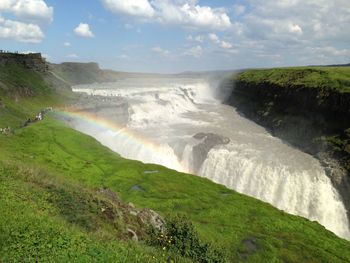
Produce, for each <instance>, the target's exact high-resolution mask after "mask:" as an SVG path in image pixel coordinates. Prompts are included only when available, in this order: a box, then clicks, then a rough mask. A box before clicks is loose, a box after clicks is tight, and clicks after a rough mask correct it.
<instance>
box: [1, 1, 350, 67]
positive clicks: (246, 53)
mask: <svg viewBox="0 0 350 263" xmlns="http://www.w3.org/2000/svg"><path fill="white" fill-rule="evenodd" d="M349 28H350V1H348V0H333V1H330V0H279V1H275V0H247V1H242V0H236V1H232V0H231V1H229V0H216V1H208V0H206V1H205V0H128V1H126V0H74V1H72V0H70V1H69V0H1V1H0V48H1V49H5V50H10V51H20V52H42V53H43V54H44V55H45V56H46V57H47V58H48V60H49V61H50V62H55V63H59V62H63V61H78V62H88V61H96V62H98V63H99V64H100V65H101V67H103V68H110V69H115V70H123V71H142V72H181V71H187V70H214V69H239V68H247V67H274V66H291V65H309V64H330V63H349V62H350V29H349Z"/></svg>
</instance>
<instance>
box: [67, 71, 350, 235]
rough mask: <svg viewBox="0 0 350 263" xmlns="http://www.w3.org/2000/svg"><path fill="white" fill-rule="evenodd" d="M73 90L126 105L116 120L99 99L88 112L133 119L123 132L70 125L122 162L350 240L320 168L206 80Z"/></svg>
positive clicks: (342, 213)
mask: <svg viewBox="0 0 350 263" xmlns="http://www.w3.org/2000/svg"><path fill="white" fill-rule="evenodd" d="M74 90H75V91H79V92H85V93H88V94H90V95H99V96H104V97H114V98H118V99H120V100H123V101H124V102H126V103H124V104H122V105H123V107H127V109H123V110H122V111H121V109H120V107H119V106H118V107H117V106H115V109H114V110H115V112H116V114H115V115H114V114H113V113H111V110H110V109H109V110H108V111H107V110H105V111H104V110H103V105H104V102H103V99H101V98H99V97H95V102H94V106H91V105H90V106H89V105H85V106H86V107H87V108H89V111H90V113H91V112H93V113H95V114H96V115H97V117H99V118H108V119H109V120H110V121H112V122H120V121H119V119H118V118H119V117H118V116H119V115H121V114H120V113H118V114H117V112H118V111H121V112H128V116H127V117H126V118H124V119H125V121H124V122H123V124H124V128H123V129H122V130H121V131H112V130H110V129H108V128H103V127H102V128H101V127H98V128H97V127H95V126H94V125H91V124H89V123H85V122H83V121H82V120H78V119H77V120H73V122H71V123H72V125H73V127H75V128H76V129H78V130H80V131H82V132H85V133H87V134H89V135H92V136H94V137H95V138H96V139H98V140H99V141H100V142H101V143H103V144H104V145H106V146H108V147H109V148H111V149H112V150H114V151H116V152H118V153H120V154H121V155H122V156H124V157H126V158H130V159H136V160H140V161H143V162H149V163H156V164H161V165H164V166H167V167H169V168H172V169H176V170H179V171H185V172H192V173H195V174H198V175H200V176H203V177H206V178H209V179H211V180H212V181H215V182H217V183H220V184H223V185H225V186H227V187H228V188H231V189H234V190H236V191H238V192H241V193H244V194H247V195H251V196H254V197H256V198H258V199H261V200H263V201H266V202H269V203H271V204H273V205H274V206H276V207H278V208H280V209H283V210H285V211H287V212H289V213H292V214H297V215H301V216H304V217H307V218H309V219H311V220H316V221H318V222H319V223H321V224H323V225H324V226H325V227H326V228H328V229H329V230H331V231H333V232H334V233H336V234H337V235H339V236H341V237H345V238H350V232H349V224H348V219H347V216H346V210H345V207H344V205H343V203H342V201H341V199H340V196H339V194H338V193H337V191H336V189H335V188H334V187H333V186H332V184H331V181H330V179H329V178H328V177H327V176H326V174H325V172H324V170H323V168H322V167H321V165H320V164H319V162H318V161H317V160H316V159H314V158H313V157H312V156H310V155H307V154H305V153H302V152H300V151H298V150H296V149H294V148H292V147H290V146H288V145H286V144H284V143H283V142H282V141H280V140H279V139H277V138H274V137H272V136H271V135H269V134H268V133H267V132H266V131H265V130H264V129H263V128H262V127H260V126H258V125H256V124H255V123H253V122H251V121H249V120H247V119H245V118H243V117H241V116H240V115H239V114H238V113H237V112H236V111H235V110H234V109H233V108H231V107H229V106H225V105H222V104H221V103H220V101H218V100H216V99H215V98H214V96H213V94H214V93H215V92H214V91H213V89H212V88H211V87H210V86H209V84H208V82H206V81H205V80H203V79H195V78H171V79H169V78H161V79H150V78H148V79H142V78H136V79H123V80H120V81H119V82H117V83H109V84H94V85H83V86H76V87H75V88H74ZM96 104H97V105H98V107H97V106H96ZM97 108H98V110H96V109H97ZM107 112H108V114H107ZM112 112H113V111H112ZM124 115H125V114H124ZM111 116H112V117H111ZM124 117H125V116H124ZM130 134H133V135H130ZM135 134H136V135H137V136H135ZM140 138H141V139H140ZM145 142H147V143H145Z"/></svg>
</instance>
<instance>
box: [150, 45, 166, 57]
mask: <svg viewBox="0 0 350 263" xmlns="http://www.w3.org/2000/svg"><path fill="white" fill-rule="evenodd" d="M151 50H152V51H153V52H155V53H159V54H161V55H164V56H166V55H169V54H170V53H171V52H170V51H169V50H166V49H162V48H161V47H153V48H152V49H151Z"/></svg>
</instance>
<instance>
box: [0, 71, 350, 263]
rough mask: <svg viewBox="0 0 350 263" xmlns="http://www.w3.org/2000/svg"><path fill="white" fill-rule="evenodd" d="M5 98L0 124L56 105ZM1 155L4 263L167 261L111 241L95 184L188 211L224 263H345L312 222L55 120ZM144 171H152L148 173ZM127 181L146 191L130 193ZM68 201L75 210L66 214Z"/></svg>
mask: <svg viewBox="0 0 350 263" xmlns="http://www.w3.org/2000/svg"><path fill="white" fill-rule="evenodd" d="M1 77H2V76H1V75H0V81H3V80H1ZM29 87H30V86H29ZM3 100H4V101H5V105H6V107H5V108H0V116H1V121H2V122H3V123H4V124H5V123H7V122H9V123H12V122H13V123H15V122H16V121H19V120H20V119H21V118H22V117H25V118H27V117H28V115H33V114H34V113H35V112H36V110H37V109H39V108H40V107H42V105H44V106H51V105H50V104H49V105H47V104H48V103H49V102H50V100H52V102H55V101H56V99H54V98H52V94H51V95H50V94H43V95H38V96H37V97H35V98H26V99H23V98H20V99H19V100H18V101H17V102H15V101H13V100H10V99H9V98H8V97H6V98H5V99H4V97H3ZM9 109H11V111H9ZM25 118H24V119H25ZM0 149H1V151H0V182H1V183H0V191H1V195H0V203H1V206H0V260H1V261H4V262H7V261H33V260H34V259H40V261H56V262H64V261H68V260H69V261H81V262H86V261H93V259H94V258H99V261H116V262H118V261H120V262H138V261H140V262H145V261H148V260H149V259H152V260H151V261H153V257H155V259H154V261H163V262H164V261H165V257H166V255H165V256H163V252H160V251H159V250H156V249H152V248H150V247H148V246H146V245H145V244H143V243H142V242H141V243H137V244H134V243H132V244H130V243H128V242H121V241H118V240H117V239H115V238H114V234H115V231H116V230H115V229H114V228H113V226H112V225H111V224H109V223H108V222H105V221H103V220H102V219H101V217H100V216H99V213H98V209H97V210H96V207H95V203H94V202H93V201H91V200H90V199H89V197H91V195H92V196H94V193H95V192H96V191H95V190H96V188H100V187H108V188H110V189H112V190H114V191H115V192H117V193H118V194H119V195H120V196H121V197H122V198H123V200H125V201H131V202H133V203H135V204H136V205H137V206H138V207H149V208H153V209H154V210H156V211H158V212H160V213H161V214H163V215H167V214H175V213H182V214H185V215H187V216H188V217H189V218H190V219H191V220H192V222H194V224H195V226H196V228H197V230H198V231H199V233H200V235H201V237H202V238H203V239H204V240H207V241H210V242H213V243H214V244H215V245H217V246H218V247H222V248H223V249H225V250H226V251H227V253H228V255H229V257H230V258H231V259H236V260H239V258H240V256H239V255H241V257H245V256H247V262H282V261H284V262H347V261H350V243H349V242H348V241H345V240H342V239H340V238H338V237H336V236H335V235H334V234H332V233H330V232H329V231H326V230H325V229H324V228H323V227H322V226H320V225H319V224H317V223H313V222H310V221H308V220H306V219H303V218H300V217H296V216H291V215H288V214H286V213H284V212H281V211H279V210H277V209H275V208H273V207H272V206H270V205H268V204H266V203H263V202H260V201H258V200H256V199H253V198H250V197H247V196H243V195H241V194H238V193H236V192H234V191H231V190H228V189H226V188H225V187H223V186H220V185H217V184H214V183H212V182H210V181H208V180H206V179H202V178H199V177H195V176H191V175H186V174H181V173H178V172H175V171H172V170H169V169H166V168H164V167H160V166H157V165H150V164H143V163H140V162H136V161H130V160H126V159H123V158H121V157H120V156H118V155H117V154H115V153H113V152H111V151H110V150H108V149H107V148H105V147H103V146H102V145H101V144H99V143H98V142H97V141H95V140H94V139H92V138H91V137H88V136H86V135H83V134H80V133H79V132H76V131H74V130H72V129H70V128H68V127H65V126H64V125H63V124H60V123H59V122H58V121H56V120H55V119H54V118H53V116H51V117H49V118H47V119H45V120H44V121H42V122H39V123H35V124H33V125H30V126H29V127H27V128H24V129H18V130H16V131H15V134H13V135H0ZM146 170H159V173H154V174H145V173H144V171H146ZM134 185H138V186H140V187H141V188H142V189H144V191H131V190H130V189H131V188H132V187H133V186H134ZM57 189H59V191H58V190H57ZM67 193H68V194H67ZM92 200H94V198H93V199H92ZM68 204H76V205H72V206H71V207H70V209H68V210H67V209H64V208H65V207H66V206H67V205H68ZM89 222H91V224H90V223H89ZM113 229H114V230H113ZM113 231H114V232H113ZM247 240H253V241H252V242H253V243H254V242H255V243H256V251H255V249H253V250H251V249H249V248H248V247H247V246H245V245H244V244H245V243H246V242H248V241H247ZM179 261H183V259H180V258H179Z"/></svg>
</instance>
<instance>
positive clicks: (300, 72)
mask: <svg viewBox="0 0 350 263" xmlns="http://www.w3.org/2000/svg"><path fill="white" fill-rule="evenodd" d="M236 79H237V80H239V81H242V82H247V83H260V84H262V83H265V84H273V85H277V86H280V87H293V86H294V87H300V86H303V87H307V88H323V89H327V90H335V91H339V92H350V67H296V68H274V69H257V70H247V71H244V72H242V73H240V74H238V76H237V77H236Z"/></svg>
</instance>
